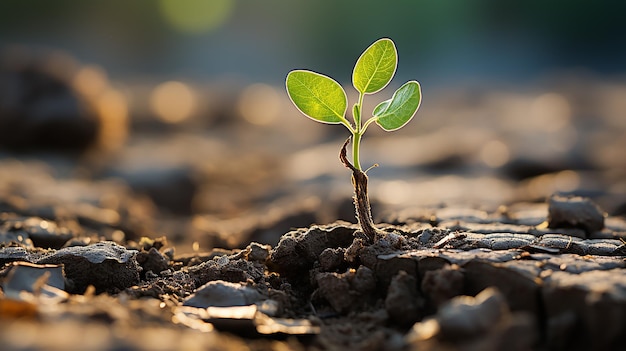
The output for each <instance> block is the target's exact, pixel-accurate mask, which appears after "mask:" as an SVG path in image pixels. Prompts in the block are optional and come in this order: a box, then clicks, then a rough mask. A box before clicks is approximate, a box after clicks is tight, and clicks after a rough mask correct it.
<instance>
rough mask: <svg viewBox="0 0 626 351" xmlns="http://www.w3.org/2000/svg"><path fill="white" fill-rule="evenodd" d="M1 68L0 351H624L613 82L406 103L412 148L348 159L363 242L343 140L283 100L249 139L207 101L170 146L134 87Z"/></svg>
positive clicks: (623, 199) (222, 92)
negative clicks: (365, 205) (357, 175)
mask: <svg viewBox="0 0 626 351" xmlns="http://www.w3.org/2000/svg"><path fill="white" fill-rule="evenodd" d="M15 55H16V54H15V53H13V54H11V55H8V56H6V55H5V56H2V57H3V59H4V61H2V65H0V67H1V68H2V70H0V76H1V77H0V78H1V79H0V264H1V265H2V266H1V267H0V268H1V271H0V288H1V290H0V291H1V292H0V345H2V349H3V350H175V349H179V350H196V349H197V350H212V349H215V350H230V349H232V350H245V349H252V350H286V349H295V350H299V349H301V350H305V349H309V350H333V349H361V350H410V349H420V350H422V349H436V350H444V349H445V350H455V349H459V350H503V349H504V350H509V349H520V350H527V349H540V350H541V349H557V350H578V349H580V350H583V349H585V350H586V349H594V350H596V349H597V350H613V349H620V345H624V344H626V332H624V331H625V330H626V260H625V258H626V241H625V240H626V220H625V219H624V214H625V213H626V211H625V209H626V182H625V181H626V174H625V173H624V172H625V170H626V158H625V157H624V153H623V150H624V141H625V140H626V138H625V136H626V119H624V118H623V116H624V115H625V114H624V111H626V106H625V105H624V100H623V98H622V97H623V93H624V92H625V91H626V88H625V86H624V85H623V84H620V83H619V82H617V83H616V82H606V81H601V80H597V79H592V78H589V77H582V78H581V77H578V78H571V77H568V78H559V79H552V80H549V81H547V82H543V83H541V84H538V85H537V86H535V87H534V88H533V89H532V91H531V92H526V93H524V92H519V91H517V92H507V90H506V89H503V90H500V91H497V92H496V90H489V91H485V92H475V91H474V92H473V93H468V92H467V91H465V90H460V91H459V92H449V91H445V92H438V93H436V92H432V94H429V95H428V96H427V95H425V104H424V106H423V107H422V111H420V113H422V114H423V115H421V116H419V118H416V120H415V121H412V122H411V123H412V124H411V125H412V126H413V125H414V126H415V127H414V129H407V130H403V131H399V132H398V134H397V135H396V136H394V137H393V138H390V137H389V136H388V135H385V134H383V133H378V134H377V133H376V132H374V131H372V135H371V136H367V137H366V139H364V150H363V154H364V157H365V159H364V160H363V163H364V164H373V163H374V162H378V163H381V167H379V168H376V169H373V170H371V171H370V172H369V173H368V174H369V175H370V191H371V193H370V196H371V199H372V205H373V213H374V215H375V217H376V218H375V222H376V223H379V224H378V227H379V229H381V230H382V231H384V233H385V235H383V236H381V238H380V239H379V240H378V241H376V242H375V243H372V244H370V243H366V242H365V241H364V240H363V238H362V236H361V235H359V232H358V229H359V228H358V227H357V226H356V225H355V224H351V222H354V207H353V205H352V203H351V200H350V196H351V191H352V188H351V186H350V183H349V172H348V171H347V170H346V169H344V168H343V167H342V165H341V164H340V163H339V160H338V159H337V153H338V151H339V146H340V145H341V142H342V140H343V138H345V135H343V134H339V133H337V134H336V135H334V134H332V133H333V132H334V131H335V130H334V129H331V131H330V133H331V134H329V133H327V132H324V131H323V127H327V128H330V127H328V126H321V127H320V126H317V125H316V124H314V123H312V122H310V121H308V120H306V119H305V118H297V117H299V116H297V114H296V113H295V111H291V110H289V109H288V108H287V107H285V106H288V101H284V100H283V99H284V96H283V95H282V92H276V91H275V90H272V89H273V88H270V87H264V88H263V89H265V90H264V91H265V93H264V94H266V95H263V96H262V98H260V99H257V100H256V101H257V102H256V103H257V104H260V106H261V107H260V108H259V110H264V111H267V110H269V109H270V107H269V106H265V105H263V104H265V103H268V101H274V103H276V104H278V105H277V106H279V107H280V106H282V107H280V108H279V109H278V111H282V112H279V113H277V114H276V116H274V117H272V116H269V117H268V116H265V117H264V118H265V119H262V121H265V122H263V123H260V120H258V119H256V120H255V119H250V115H249V114H248V113H247V112H245V109H242V108H241V103H242V99H243V98H242V96H243V95H246V94H239V93H237V91H239V90H237V89H233V90H232V91H231V90H228V89H226V88H224V85H223V86H221V87H220V88H219V89H215V88H211V87H208V88H207V87H205V88H203V89H204V90H202V93H203V94H206V96H207V97H208V99H209V100H211V101H213V102H214V104H213V105H211V106H212V107H211V109H208V110H203V111H204V112H203V113H204V114H202V115H199V116H196V117H195V118H191V117H190V119H189V120H186V121H184V122H181V123H179V124H176V125H170V124H167V123H165V122H163V121H162V120H158V119H157V118H156V117H155V116H151V115H150V114H149V113H147V112H146V111H147V110H146V108H145V106H142V105H141V101H143V100H142V98H141V96H142V91H143V90H142V89H143V88H142V87H141V86H134V85H132V84H130V83H126V85H125V86H122V87H120V86H119V84H120V83H115V82H108V81H107V80H106V79H105V78H102V77H100V80H99V82H100V84H99V85H97V87H98V88H97V89H96V88H94V85H89V84H87V83H88V82H89V80H88V79H87V83H85V79H86V78H84V77H85V75H86V76H87V77H92V78H91V79H93V75H94V72H97V70H96V71H94V70H93V68H89V67H84V66H80V65H78V64H76V63H74V64H73V65H72V64H69V63H68V62H69V61H67V58H62V57H61V58H59V57H56V56H55V57H53V58H49V59H48V61H45V63H46V64H42V63H41V62H38V61H32V62H31V61H30V60H28V59H25V58H24V57H28V56H23V55H22V56H20V55H18V56H17V57H18V58H20V59H19V60H15ZM7 62H8V64H7ZM51 67H52V68H54V70H52V68H51ZM59 67H61V68H62V69H61V68H59ZM87 68H89V69H87ZM86 69H87V71H85V70H86ZM51 70H52V71H51ZM51 72H53V73H51ZM59 72H61V73H59ZM85 72H87V73H85ZM96 76H97V75H96ZM81 77H82V78H81ZM581 82H584V83H585V84H579V83H581ZM92 83H93V82H92ZM582 86H584V87H585V88H584V89H583V88H582ZM590 87H593V89H591V88H590ZM257 88H258V86H257ZM268 89H269V90H268ZM123 91H125V92H126V95H125V98H126V100H125V101H126V103H125V104H122V105H120V101H122V100H120V97H121V96H123V95H124V94H122V93H121V92H123ZM129 91H130V92H131V93H129ZM246 96H248V97H249V95H246ZM244 100H245V99H244ZM427 100H428V101H427ZM83 105H84V106H87V107H89V108H81V107H80V106H83ZM255 106H256V105H255ZM121 107H123V108H121ZM274 107H275V106H274ZM292 115H294V116H292ZM272 118H274V119H272ZM266 122H267V123H266ZM318 128H322V129H318ZM411 128H413V127H411ZM368 133H369V132H368ZM553 195H554V196H553ZM574 195H581V196H574Z"/></svg>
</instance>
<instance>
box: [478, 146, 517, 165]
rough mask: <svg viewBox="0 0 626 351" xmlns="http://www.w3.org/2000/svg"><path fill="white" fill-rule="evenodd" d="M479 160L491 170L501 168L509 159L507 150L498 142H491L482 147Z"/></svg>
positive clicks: (506, 147)
mask: <svg viewBox="0 0 626 351" xmlns="http://www.w3.org/2000/svg"><path fill="white" fill-rule="evenodd" d="M480 158H481V159H482V161H483V162H484V163H485V164H486V165H487V166H489V167H491V168H498V167H501V166H503V165H504V164H506V163H507V162H508V161H509V159H510V152H509V148H508V146H506V144H504V143H503V142H501V141H500V140H492V141H490V142H488V143H486V144H485V145H484V146H483V148H482V150H481V151H480Z"/></svg>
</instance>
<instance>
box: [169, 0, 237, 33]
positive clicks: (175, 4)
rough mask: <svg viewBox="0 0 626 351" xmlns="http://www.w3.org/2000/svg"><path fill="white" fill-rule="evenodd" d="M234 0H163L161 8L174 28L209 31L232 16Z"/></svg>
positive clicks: (194, 31)
mask: <svg viewBox="0 0 626 351" xmlns="http://www.w3.org/2000/svg"><path fill="white" fill-rule="evenodd" d="M232 9H233V1H232V0H211V1H204V0H161V1H160V2H159V10H160V12H161V14H162V16H163V17H164V18H165V20H166V21H167V22H168V24H170V25H171V26H172V27H173V28H174V29H176V30H178V31H181V32H185V33H203V32H209V31H211V30H213V29H215V28H217V27H219V26H220V25H222V24H223V23H224V22H226V20H228V18H229V17H230V15H231V13H232Z"/></svg>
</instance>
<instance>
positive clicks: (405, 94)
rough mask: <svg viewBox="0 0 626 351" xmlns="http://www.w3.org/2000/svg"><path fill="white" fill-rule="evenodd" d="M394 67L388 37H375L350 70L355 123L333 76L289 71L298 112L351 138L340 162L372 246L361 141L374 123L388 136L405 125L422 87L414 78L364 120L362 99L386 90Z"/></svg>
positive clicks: (289, 89)
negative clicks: (336, 126) (339, 126)
mask: <svg viewBox="0 0 626 351" xmlns="http://www.w3.org/2000/svg"><path fill="white" fill-rule="evenodd" d="M397 66H398V53H397V51H396V46H395V44H394V43H393V41H392V40H391V39H388V38H382V39H379V40H377V41H376V42H374V43H373V44H372V45H370V46H369V47H368V48H367V49H365V51H364V52H363V53H362V54H361V56H360V57H359V59H358V60H357V61H356V65H355V66H354V70H353V72H352V84H353V85H354V88H355V89H356V90H357V92H358V93H359V99H358V101H357V102H356V103H355V104H354V106H353V107H352V121H353V123H351V122H350V121H348V119H347V118H346V112H347V109H348V98H347V96H346V92H345V91H344V89H343V88H342V87H341V85H340V84H339V83H337V82H336V81H335V80H333V79H332V78H330V77H328V76H325V75H322V74H319V73H316V72H312V71H308V70H293V71H291V72H289V74H288V75H287V80H286V87H287V93H288V95H289V98H290V99H291V101H292V102H293V104H294V105H295V106H296V107H297V108H298V110H300V112H302V113H303V114H304V115H305V116H307V117H309V118H311V119H313V120H315V121H318V122H321V123H327V124H343V125H344V126H345V127H346V128H348V130H349V131H350V133H351V134H352V136H351V138H350V137H349V138H348V139H347V140H346V142H345V143H344V144H343V147H342V148H341V151H340V153H339V159H340V160H341V162H342V163H343V164H344V166H346V167H347V168H349V169H350V170H351V171H352V184H353V185H354V193H355V196H354V205H355V208H356V215H357V220H358V223H359V225H360V226H361V230H362V231H363V233H364V234H365V236H366V237H367V239H368V240H369V241H370V242H373V241H374V240H376V238H377V236H378V230H377V229H376V228H375V227H374V224H373V221H372V215H371V210H370V204H369V198H368V194H367V174H366V172H367V170H366V171H365V172H364V171H363V169H362V168H361V162H360V160H359V152H360V145H361V137H362V136H363V134H364V133H365V131H366V130H367V127H369V126H370V124H372V123H374V122H376V124H378V125H379V126H380V127H381V128H382V129H383V130H385V131H388V132H391V131H394V130H397V129H400V128H402V127H404V126H405V125H406V124H407V123H408V122H409V121H410V120H411V118H413V115H415V112H417V109H418V108H419V106H420V102H421V100H422V93H421V88H420V84H419V83H418V82H417V81H414V80H411V81H408V82H406V83H405V84H404V85H402V86H401V87H400V88H398V90H396V91H395V93H393V96H392V97H391V99H389V100H385V101H383V102H381V103H379V104H378V105H377V106H376V107H375V108H374V110H373V111H372V115H371V117H369V118H368V119H367V120H365V121H363V119H362V116H363V111H362V107H363V99H364V98H365V95H369V94H374V93H377V92H379V91H381V90H382V89H383V88H385V87H386V86H387V84H389V82H390V81H391V79H392V78H393V76H394V74H395V72H396V68H397ZM350 139H352V163H350V161H349V160H348V158H347V151H346V147H347V145H348V143H349V142H350ZM375 166H376V165H375Z"/></svg>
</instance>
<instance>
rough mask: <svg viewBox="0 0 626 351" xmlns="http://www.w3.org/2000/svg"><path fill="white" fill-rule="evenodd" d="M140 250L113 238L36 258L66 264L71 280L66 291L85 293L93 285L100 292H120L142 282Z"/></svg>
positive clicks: (50, 262) (43, 262)
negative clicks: (137, 254)
mask: <svg viewBox="0 0 626 351" xmlns="http://www.w3.org/2000/svg"><path fill="white" fill-rule="evenodd" d="M136 253H137V251H135V250H128V249H126V248H125V247H123V246H120V245H118V244H116V243H114V242H111V241H103V242H99V243H96V244H93V245H88V246H72V247H66V248H63V249H61V250H58V251H56V252H54V253H52V254H50V255H47V256H44V257H42V258H40V259H39V260H37V262H36V263H38V264H63V265H64V267H65V274H66V277H67V279H68V281H69V282H68V283H70V284H69V285H68V286H67V289H66V290H67V291H68V292H70V293H82V292H84V291H85V289H86V288H87V286H89V285H93V286H94V287H95V288H96V291H97V292H104V291H108V292H112V293H113V292H118V291H119V290H123V289H126V288H128V287H130V286H132V285H134V284H136V283H137V282H139V272H140V271H141V267H140V266H139V265H138V264H137V261H136V260H135V254H136Z"/></svg>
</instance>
